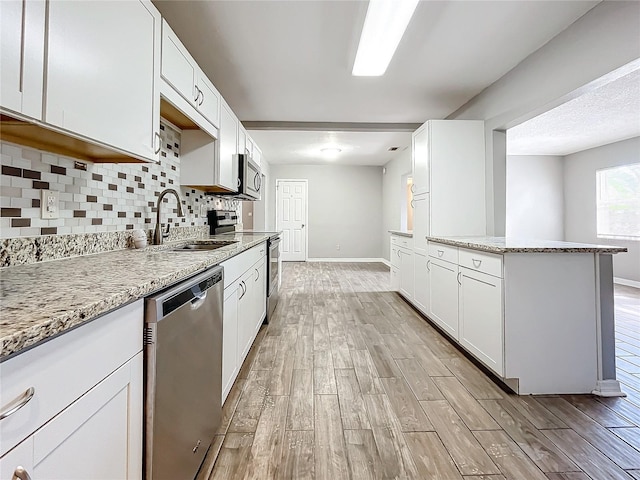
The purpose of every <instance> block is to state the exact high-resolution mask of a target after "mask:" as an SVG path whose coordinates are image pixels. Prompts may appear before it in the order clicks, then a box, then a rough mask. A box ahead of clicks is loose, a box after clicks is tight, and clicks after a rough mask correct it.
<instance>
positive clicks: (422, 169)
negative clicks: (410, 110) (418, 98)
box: [411, 123, 429, 196]
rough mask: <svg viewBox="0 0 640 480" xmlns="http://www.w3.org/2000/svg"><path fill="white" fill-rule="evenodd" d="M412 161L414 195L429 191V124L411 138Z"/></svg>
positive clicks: (419, 129)
mask: <svg viewBox="0 0 640 480" xmlns="http://www.w3.org/2000/svg"><path fill="white" fill-rule="evenodd" d="M411 159H412V164H413V187H412V189H411V190H412V192H413V195H414V196H415V195H422V194H424V193H427V192H428V191H429V124H428V123H425V124H424V125H422V126H421V127H420V128H418V130H416V131H415V132H413V136H412V137H411Z"/></svg>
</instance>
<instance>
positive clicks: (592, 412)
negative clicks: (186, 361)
mask: <svg viewBox="0 0 640 480" xmlns="http://www.w3.org/2000/svg"><path fill="white" fill-rule="evenodd" d="M388 285H389V270H388V268H387V267H385V266H384V265H382V264H373V263H370V264H348V263H343V264H340V263H287V264H285V265H284V268H283V284H282V288H281V299H280V302H279V304H278V307H277V309H276V314H275V315H274V318H273V319H272V321H271V323H270V324H269V325H268V326H267V327H264V328H263V329H262V330H261V331H260V333H259V336H258V338H257V339H256V342H255V344H254V347H253V348H252V350H251V352H250V354H249V356H248V357H247V360H246V362H245V364H244V366H243V368H242V371H241V373H240V375H239V378H238V380H237V381H236V384H235V385H234V387H233V390H232V391H231V393H230V395H229V398H228V399H227V401H226V403H225V406H224V412H223V413H224V419H223V425H222V426H221V428H220V430H219V434H218V435H217V436H216V437H215V441H214V444H213V446H212V448H211V449H210V452H209V455H208V458H207V461H206V462H205V465H204V466H203V468H202V469H201V472H200V474H199V476H198V480H206V479H210V480H221V479H225V480H234V479H245V478H246V479H261V480H262V479H264V480H266V479H294V480H298V479H311V478H316V479H322V480H324V479H329V480H339V479H354V480H355V479H395V478H398V479H405V478H406V479H409V478H416V479H438V480H449V479H451V480H453V479H457V480H461V479H465V480H481V479H484V480H500V479H502V480H504V479H514V480H529V479H531V480H536V479H546V480H561V479H565V480H582V479H589V478H591V479H593V480H603V479H632V478H633V479H640V361H639V359H640V295H638V290H635V289H632V288H621V289H617V290H616V315H617V325H616V334H617V340H618V343H617V347H618V361H619V372H620V377H619V378H620V380H621V381H622V382H624V386H625V390H626V391H627V392H628V393H629V396H628V397H627V398H625V399H620V398H616V399H603V398H596V397H593V396H590V395H575V396H544V397H532V396H526V397H518V396H516V395H510V394H507V393H505V392H504V391H503V390H501V389H500V388H498V387H497V386H496V385H495V384H494V383H493V382H491V381H490V380H489V379H488V377H487V376H486V375H485V374H484V373H483V372H482V371H481V370H479V369H478V368H477V367H476V366H474V364H473V363H471V362H470V361H469V360H467V358H466V357H465V356H464V355H462V354H461V353H460V352H459V351H458V350H457V349H456V348H454V347H452V346H451V344H450V343H449V342H448V341H447V340H446V339H444V338H443V337H442V336H441V335H440V334H439V333H438V332H437V331H436V330H435V329H434V328H432V327H431V326H430V324H429V323H428V322H427V321H425V320H424V319H423V318H422V317H420V316H419V315H418V314H417V313H416V312H415V311H414V310H412V309H411V308H410V307H409V306H408V305H407V304H406V303H405V302H404V301H403V300H402V299H401V298H400V297H399V296H398V295H397V294H395V293H392V292H389V291H388ZM214 462H215V463H214Z"/></svg>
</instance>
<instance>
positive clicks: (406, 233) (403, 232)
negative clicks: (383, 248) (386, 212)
mask: <svg viewBox="0 0 640 480" xmlns="http://www.w3.org/2000/svg"><path fill="white" fill-rule="evenodd" d="M389 233H390V234H391V235H400V236H401V237H409V238H413V231H412V230H389Z"/></svg>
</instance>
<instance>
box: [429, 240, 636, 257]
mask: <svg viewBox="0 0 640 480" xmlns="http://www.w3.org/2000/svg"><path fill="white" fill-rule="evenodd" d="M427 240H429V241H431V242H438V243H443V244H445V245H451V246H454V247H462V248H470V249H473V250H481V251H483V252H491V253H622V252H626V251H627V249H626V248H625V247H614V246H611V245H592V244H589V243H573V242H559V241H553V240H527V239H518V238H506V237H427Z"/></svg>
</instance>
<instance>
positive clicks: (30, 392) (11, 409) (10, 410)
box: [0, 387, 36, 420]
mask: <svg viewBox="0 0 640 480" xmlns="http://www.w3.org/2000/svg"><path fill="white" fill-rule="evenodd" d="M35 393H36V389H35V388H34V387H29V388H27V390H26V391H25V392H24V393H23V394H22V395H21V396H20V397H18V398H16V399H15V400H13V401H12V402H9V405H7V407H6V409H5V410H4V411H2V412H0V420H4V419H5V418H7V417H8V416H10V415H13V414H14V413H16V412H17V411H18V410H20V409H21V408H22V407H24V406H25V405H26V404H27V403H29V402H30V401H31V399H32V398H33V396H34V395H35Z"/></svg>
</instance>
